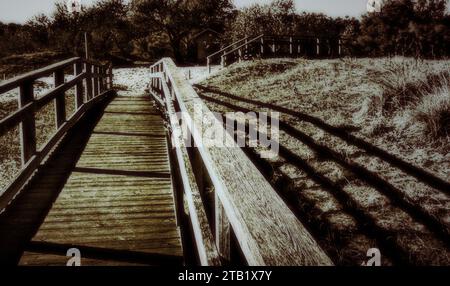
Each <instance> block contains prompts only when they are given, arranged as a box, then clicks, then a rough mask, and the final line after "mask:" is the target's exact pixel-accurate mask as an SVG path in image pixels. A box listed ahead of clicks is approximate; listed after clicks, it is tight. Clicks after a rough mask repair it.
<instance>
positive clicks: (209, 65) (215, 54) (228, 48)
mask: <svg viewBox="0 0 450 286" xmlns="http://www.w3.org/2000/svg"><path fill="white" fill-rule="evenodd" d="M260 36H263V35H262V34H261V35H260ZM250 38H251V36H246V37H244V38H242V39H240V40H237V41H235V42H233V43H231V44H229V45H228V46H225V47H224V48H222V49H220V50H218V51H217V52H215V53H212V54H211V55H209V56H208V57H207V58H206V62H207V66H208V70H210V67H211V63H212V60H213V59H214V58H219V57H221V56H222V55H223V54H225V53H226V52H228V51H229V50H232V49H234V47H236V46H237V45H239V44H241V43H243V42H245V41H248V40H249V39H250Z"/></svg>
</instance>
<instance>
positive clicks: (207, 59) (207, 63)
mask: <svg viewBox="0 0 450 286" xmlns="http://www.w3.org/2000/svg"><path fill="white" fill-rule="evenodd" d="M206 66H207V67H208V74H211V59H210V58H209V57H207V58H206ZM189 71H190V70H189ZM189 79H190V78H189Z"/></svg>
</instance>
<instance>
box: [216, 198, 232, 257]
mask: <svg viewBox="0 0 450 286" xmlns="http://www.w3.org/2000/svg"><path fill="white" fill-rule="evenodd" d="M214 204H215V209H214V212H215V223H214V225H215V230H216V231H215V234H216V237H215V238H216V246H217V250H218V251H219V254H220V256H221V257H222V259H223V260H224V261H228V262H229V261H230V260H231V226H230V222H229V221H228V217H227V215H226V213H225V209H224V208H223V205H222V202H221V201H220V198H219V196H218V195H217V191H216V192H215V199H214Z"/></svg>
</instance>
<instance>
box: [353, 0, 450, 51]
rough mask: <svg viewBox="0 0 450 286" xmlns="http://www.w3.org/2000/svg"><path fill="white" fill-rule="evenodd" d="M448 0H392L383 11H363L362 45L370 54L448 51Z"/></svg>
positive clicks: (360, 44) (359, 43)
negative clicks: (367, 12) (365, 13)
mask: <svg viewBox="0 0 450 286" xmlns="http://www.w3.org/2000/svg"><path fill="white" fill-rule="evenodd" d="M446 5H447V0H417V1H413V0H390V1H386V2H385V4H384V6H383V8H382V10H381V12H379V13H370V14H367V15H364V16H363V18H362V21H361V35H360V36H359V38H358V45H359V47H360V48H361V49H362V50H364V51H365V52H367V53H369V54H370V55H375V56H383V55H403V56H415V57H419V56H424V57H435V56H438V55H439V56H444V55H448V51H446V48H445V46H446V43H448V33H449V32H448V30H449V28H450V26H449V25H448V23H447V24H446V22H445V18H446V17H447V16H446V12H445V11H446Z"/></svg>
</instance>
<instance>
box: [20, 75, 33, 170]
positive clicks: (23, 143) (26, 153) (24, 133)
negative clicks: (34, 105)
mask: <svg viewBox="0 0 450 286" xmlns="http://www.w3.org/2000/svg"><path fill="white" fill-rule="evenodd" d="M33 100H34V94H33V82H32V81H31V82H24V83H23V84H22V85H21V86H20V93H19V109H21V108H24V107H25V106H26V105H28V104H29V103H30V102H33ZM35 129H36V124H35V118H34V110H33V109H32V110H31V112H29V113H27V114H26V115H25V116H24V118H23V121H22V123H21V124H20V150H21V160H22V166H25V165H26V164H27V162H28V160H30V158H31V157H32V156H33V155H34V154H35V153H36V130H35Z"/></svg>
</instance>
